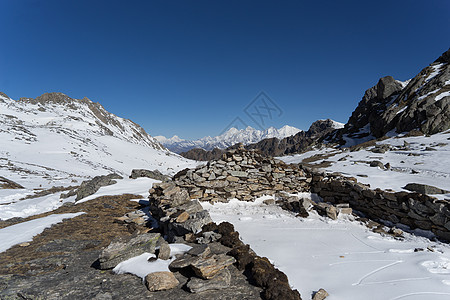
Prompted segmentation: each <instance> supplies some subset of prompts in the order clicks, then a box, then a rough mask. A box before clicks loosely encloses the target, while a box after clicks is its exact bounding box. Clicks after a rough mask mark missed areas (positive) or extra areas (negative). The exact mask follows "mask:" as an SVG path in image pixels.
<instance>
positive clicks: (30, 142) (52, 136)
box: [0, 93, 193, 188]
mask: <svg viewBox="0 0 450 300" xmlns="http://www.w3.org/2000/svg"><path fill="white" fill-rule="evenodd" d="M0 139H1V140H2V141H3V143H2V148H1V149H0V159H1V160H2V164H1V166H0V175H1V176H3V177H5V178H8V179H11V180H13V181H15V182H18V183H20V184H22V185H24V186H25V187H30V186H33V188H35V187H36V186H49V187H50V186H54V185H68V184H70V183H71V182H73V181H79V180H83V179H85V178H90V177H93V176H97V175H99V174H107V173H111V172H114V173H118V174H121V175H129V174H130V172H131V170H132V169H134V168H147V169H158V170H159V171H161V172H163V173H166V174H167V173H169V174H171V173H175V172H176V171H177V170H178V168H179V167H180V166H185V165H192V164H193V162H190V161H188V160H186V159H184V158H182V157H181V156H179V155H177V154H174V153H171V152H170V151H169V150H167V149H166V148H164V147H163V146H162V145H161V144H159V142H158V141H157V140H156V139H155V138H154V137H152V136H151V135H150V134H148V133H147V132H146V131H145V130H144V129H143V128H142V127H140V126H139V125H137V124H136V123H134V122H132V121H131V120H127V119H124V118H121V117H118V116H116V115H114V114H112V113H110V112H108V111H106V110H105V109H104V107H103V106H102V105H101V104H99V103H94V102H92V101H91V100H89V99H88V98H86V97H85V98H83V99H74V98H71V97H69V96H67V95H65V94H63V93H46V94H43V95H41V96H39V97H37V98H36V99H33V98H20V99H19V100H13V99H11V98H9V97H8V96H7V95H6V94H5V93H1V94H0ZM37 158H38V159H37ZM36 162H37V163H36ZM26 176H28V177H29V178H31V179H30V180H26V181H24V179H23V178H24V177H26Z"/></svg>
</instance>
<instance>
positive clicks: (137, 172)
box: [130, 169, 169, 181]
mask: <svg viewBox="0 0 450 300" xmlns="http://www.w3.org/2000/svg"><path fill="white" fill-rule="evenodd" d="M140 177H147V178H152V179H156V180H161V181H167V180H169V177H168V176H166V175H164V174H162V173H161V172H160V171H158V170H153V171H150V170H146V169H133V170H132V171H131V175H130V178H131V179H136V178H140Z"/></svg>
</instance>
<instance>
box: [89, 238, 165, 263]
mask: <svg viewBox="0 0 450 300" xmlns="http://www.w3.org/2000/svg"><path fill="white" fill-rule="evenodd" d="M159 237H160V234H159V233H144V234H140V235H137V236H135V237H133V236H132V237H126V238H120V239H118V240H116V241H113V242H111V244H109V246H108V247H106V248H105V249H103V251H102V253H101V254H100V256H99V258H98V261H99V263H100V269H102V270H105V269H111V268H114V267H115V266H117V265H118V264H119V263H120V262H122V261H124V260H127V259H129V258H132V257H135V256H138V255H141V254H142V253H144V252H148V253H155V248H156V242H157V241H158V239H159Z"/></svg>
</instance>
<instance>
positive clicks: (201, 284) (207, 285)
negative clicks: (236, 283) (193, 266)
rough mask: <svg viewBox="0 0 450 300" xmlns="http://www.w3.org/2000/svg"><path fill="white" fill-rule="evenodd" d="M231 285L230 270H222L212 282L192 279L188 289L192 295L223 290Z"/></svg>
mask: <svg viewBox="0 0 450 300" xmlns="http://www.w3.org/2000/svg"><path fill="white" fill-rule="evenodd" d="M230 284H231V274H230V271H228V269H223V270H221V271H220V272H219V273H218V274H217V275H216V276H214V278H212V279H210V280H205V279H200V278H196V277H192V278H191V280H189V282H188V283H187V285H186V287H187V288H188V289H189V291H190V292H191V293H200V292H205V291H210V290H221V289H225V288H228V287H229V286H230Z"/></svg>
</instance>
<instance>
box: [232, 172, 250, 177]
mask: <svg viewBox="0 0 450 300" xmlns="http://www.w3.org/2000/svg"><path fill="white" fill-rule="evenodd" d="M230 175H231V176H233V177H248V173H247V172H244V171H230Z"/></svg>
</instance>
